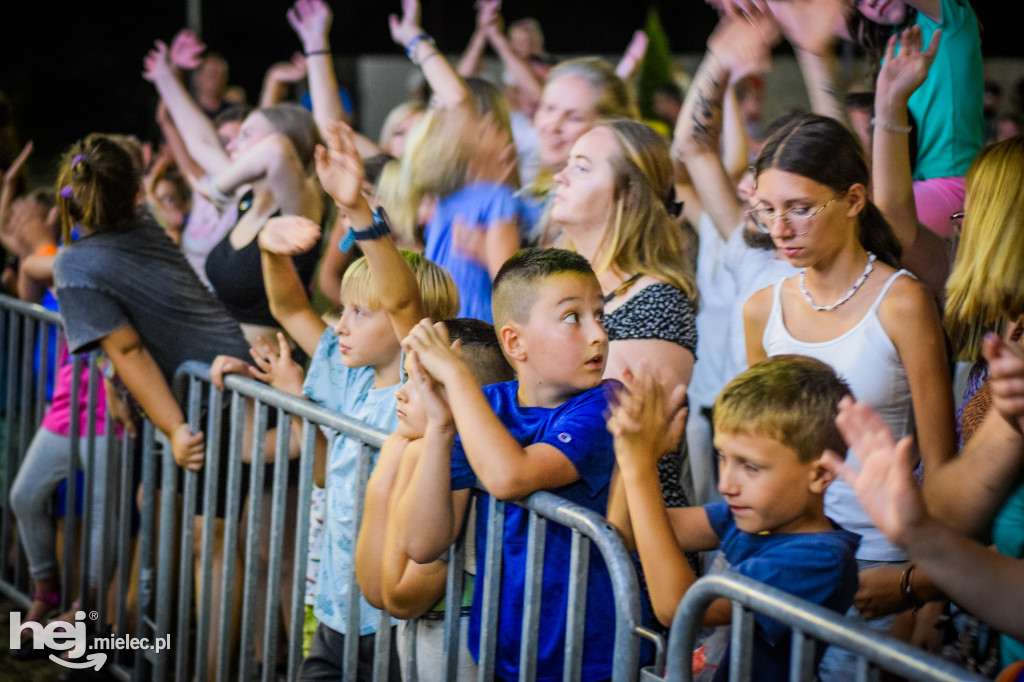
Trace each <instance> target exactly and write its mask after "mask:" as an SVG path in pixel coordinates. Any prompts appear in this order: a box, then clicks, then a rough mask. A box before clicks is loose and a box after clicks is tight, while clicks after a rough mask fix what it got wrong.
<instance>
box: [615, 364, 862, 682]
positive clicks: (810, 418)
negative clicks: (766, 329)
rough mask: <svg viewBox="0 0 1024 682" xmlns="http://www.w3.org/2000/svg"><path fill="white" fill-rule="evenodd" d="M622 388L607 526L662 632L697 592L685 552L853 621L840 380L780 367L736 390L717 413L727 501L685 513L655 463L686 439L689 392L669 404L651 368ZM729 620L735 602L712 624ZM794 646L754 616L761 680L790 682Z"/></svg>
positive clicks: (813, 368)
mask: <svg viewBox="0 0 1024 682" xmlns="http://www.w3.org/2000/svg"><path fill="white" fill-rule="evenodd" d="M624 380H625V389H624V390H622V391H620V392H619V394H618V399H617V401H616V404H615V405H614V406H613V407H612V409H611V413H610V416H609V419H608V430H609V431H611V433H612V434H613V435H614V442H615V457H616V461H617V462H618V466H619V468H618V482H617V484H616V485H617V486H619V485H621V487H622V489H619V488H618V487H617V488H616V494H614V495H613V496H612V502H611V504H610V505H609V509H608V518H609V519H610V520H611V521H612V523H613V524H615V526H616V527H617V528H618V529H619V530H620V531H621V532H622V533H623V535H625V536H626V538H627V544H630V543H631V542H632V541H634V540H635V543H636V549H637V551H638V552H639V554H640V563H641V565H642V566H643V570H644V574H645V577H646V580H647V586H648V589H649V590H650V595H651V602H652V605H653V607H654V613H655V615H656V616H657V618H658V620H659V621H661V622H662V623H664V624H665V625H669V624H670V623H671V622H672V617H673V616H674V615H675V612H676V608H677V607H678V606H679V602H680V601H681V600H682V598H683V595H685V594H686V591H687V590H688V589H689V587H690V586H691V585H692V584H693V583H694V582H695V581H696V580H697V576H696V574H695V573H694V571H693V569H692V568H691V567H690V564H689V563H688V562H687V560H686V557H685V555H684V552H697V551H711V550H714V549H721V550H722V554H723V555H724V556H725V558H726V559H727V560H728V562H729V564H730V569H729V570H731V571H735V572H737V573H741V574H743V575H746V576H748V577H750V578H753V579H755V580H759V581H761V582H763V583H766V584H768V585H772V586H773V587H776V588H778V589H781V590H784V591H786V592H789V593H790V594H793V595H795V596H797V597H800V598H802V599H806V600H807V601H810V602H814V603H816V604H821V605H822V606H825V607H828V608H830V609H832V610H834V611H836V612H837V613H844V612H845V611H846V609H847V608H849V606H850V604H852V603H853V596H854V594H855V593H856V592H857V563H856V560H855V558H854V553H855V552H856V550H857V545H858V544H859V543H860V536H858V535H857V534H855V533H851V532H849V531H845V530H842V529H841V528H839V527H838V526H836V525H835V524H834V523H832V521H831V520H829V518H828V517H826V516H825V508H824V495H825V489H826V488H828V485H829V483H831V482H832V480H833V478H834V475H833V474H832V473H831V470H830V469H828V468H826V466H825V465H824V453H825V452H826V451H829V450H831V451H832V452H839V453H845V452H846V444H845V442H844V441H843V437H842V435H840V433H839V430H838V428H837V427H836V424H835V418H836V415H837V413H838V405H839V401H840V400H841V399H842V398H843V396H845V395H849V392H850V390H849V387H848V386H847V385H846V384H845V383H844V382H843V381H842V380H841V379H839V378H838V377H837V376H836V374H835V372H834V371H833V370H832V368H831V367H829V366H828V365H826V364H824V363H822V362H820V361H818V360H814V359H812V358H808V357H803V356H799V355H780V356H776V357H774V358H770V359H768V360H765V361H764V362H761V363H758V364H757V365H755V366H753V367H751V368H750V369H748V370H747V371H745V372H743V373H741V374H740V375H738V376H737V377H736V378H735V379H733V380H732V381H731V382H730V383H729V384H728V385H727V386H726V387H725V388H724V389H723V390H722V392H721V393H720V394H719V396H718V399H717V400H716V401H715V405H714V408H713V415H714V419H713V421H714V429H715V448H716V449H717V450H718V452H719V454H718V468H719V482H718V490H719V492H720V493H721V494H722V497H723V498H724V499H723V500H721V501H718V502H712V503H710V504H707V505H705V506H703V507H681V508H677V509H666V508H665V504H664V502H663V501H662V499H661V496H660V495H659V494H658V491H659V487H658V472H657V460H658V457H659V456H660V455H661V453H663V452H668V451H669V450H671V448H672V447H673V446H674V444H675V443H676V442H677V441H678V439H679V437H680V435H681V433H682V429H683V423H684V421H685V412H684V410H683V408H682V402H683V394H682V391H677V392H676V394H675V395H673V396H671V397H666V395H665V393H664V390H663V389H662V387H661V385H660V384H659V382H658V381H657V379H656V378H654V376H652V373H651V372H650V371H648V370H647V369H646V368H643V369H642V371H640V372H638V374H637V375H636V376H634V375H633V374H632V373H630V372H627V373H625V374H624ZM620 493H621V494H620ZM731 612H732V605H731V602H730V601H729V600H728V599H724V598H722V599H717V600H715V601H714V602H712V604H711V605H710V606H709V607H708V610H707V612H706V614H705V616H704V624H705V625H725V624H727V623H729V621H730V618H731ZM789 642H790V631H789V628H788V627H787V626H785V625H783V624H781V623H779V622H778V621H776V620H773V619H771V618H769V617H767V616H764V615H756V616H755V629H754V652H753V663H754V666H755V669H756V670H757V671H758V672H757V679H758V680H769V681H771V680H780V681H782V680H787V679H789V654H790V646H789ZM820 653H821V652H819V654H820ZM818 660H820V655H819V656H818ZM728 663H729V652H728V651H726V654H725V656H724V657H723V658H722V661H721V663H719V667H718V670H717V671H716V675H715V679H716V680H719V679H722V680H724V679H726V678H727V675H728Z"/></svg>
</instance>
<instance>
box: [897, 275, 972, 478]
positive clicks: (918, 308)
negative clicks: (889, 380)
mask: <svg viewBox="0 0 1024 682" xmlns="http://www.w3.org/2000/svg"><path fill="white" fill-rule="evenodd" d="M878 317H879V320H880V321H881V322H882V327H883V328H884V329H885V331H886V333H887V334H888V335H889V338H890V339H891V340H892V342H893V345H894V346H896V350H897V352H898V353H899V356H900V360H901V362H902V363H903V368H904V370H905V371H906V373H907V381H908V383H909V384H910V397H911V400H912V402H913V405H914V423H915V424H916V427H917V442H918V446H919V447H920V450H921V460H922V462H923V464H924V475H925V478H927V477H928V476H929V475H930V473H931V471H932V470H933V469H935V468H938V467H939V466H941V465H942V464H943V463H945V462H947V461H949V460H950V459H951V458H952V457H953V455H954V454H955V453H956V434H955V432H954V424H955V423H956V418H955V416H954V409H953V388H952V380H951V379H950V376H949V370H948V369H947V368H948V367H949V359H948V358H947V356H946V346H945V342H944V340H943V339H944V337H943V332H942V326H941V324H940V322H939V314H938V310H937V309H936V307H935V302H934V299H933V298H932V296H931V294H930V293H928V291H927V290H926V289H925V288H924V286H923V285H922V284H921V283H919V282H916V281H913V280H911V279H910V278H906V277H904V278H900V279H898V280H896V281H895V282H894V283H893V286H892V288H891V289H890V290H889V293H888V295H887V296H886V297H885V299H884V300H883V301H882V305H881V307H880V309H879V313H878Z"/></svg>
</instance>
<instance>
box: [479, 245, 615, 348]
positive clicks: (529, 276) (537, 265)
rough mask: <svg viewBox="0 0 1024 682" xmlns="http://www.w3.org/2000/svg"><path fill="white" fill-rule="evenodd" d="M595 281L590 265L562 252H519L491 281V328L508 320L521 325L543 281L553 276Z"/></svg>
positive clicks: (582, 259)
mask: <svg viewBox="0 0 1024 682" xmlns="http://www.w3.org/2000/svg"><path fill="white" fill-rule="evenodd" d="M567 274H569V275H580V276H582V277H596V275H594V269H593V268H592V267H590V262H589V261H588V260H587V259H586V258H584V257H583V256H581V255H579V254H578V253H576V252H574V251H568V250H566V249H540V248H529V249H520V250H519V251H516V252H515V253H514V254H512V256H511V257H510V258H509V259H508V260H507V261H505V263H504V265H502V266H501V269H500V270H498V274H497V275H495V277H494V285H493V286H492V288H491V308H492V311H493V313H494V326H495V327H499V328H500V327H501V326H502V325H504V324H505V323H506V322H508V321H509V320H513V321H515V322H518V323H520V324H525V323H526V321H527V320H529V319H530V310H531V309H532V308H533V304H534V303H535V302H536V300H537V292H538V291H539V288H540V286H542V285H543V283H544V280H545V279H547V278H548V277H551V276H553V275H567Z"/></svg>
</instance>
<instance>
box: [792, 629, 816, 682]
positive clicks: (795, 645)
mask: <svg viewBox="0 0 1024 682" xmlns="http://www.w3.org/2000/svg"><path fill="white" fill-rule="evenodd" d="M816 648H817V647H816V646H815V643H814V639H812V638H810V637H807V636H806V635H804V633H803V632H802V631H801V630H793V639H792V641H791V644H790V655H789V660H790V661H793V663H792V665H790V668H789V680H790V682H813V680H814V655H815V653H816V652H815V649H816Z"/></svg>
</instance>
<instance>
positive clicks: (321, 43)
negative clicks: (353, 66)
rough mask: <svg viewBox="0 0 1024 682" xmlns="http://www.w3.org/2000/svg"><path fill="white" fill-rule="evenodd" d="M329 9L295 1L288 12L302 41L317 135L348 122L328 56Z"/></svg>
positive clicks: (318, 2) (319, 2) (314, 0)
mask: <svg viewBox="0 0 1024 682" xmlns="http://www.w3.org/2000/svg"><path fill="white" fill-rule="evenodd" d="M332 20H333V15H332V14H331V8H330V7H328V6H327V3H325V2H323V0H297V2H296V3H295V4H294V5H293V6H292V7H291V9H289V10H288V23H289V24H291V27H292V28H293V29H295V33H296V34H298V36H299V40H301V41H302V51H303V53H304V54H305V55H306V69H307V71H308V72H309V98H310V100H311V101H312V102H313V119H314V120H315V121H316V125H317V128H318V129H319V130H320V135H321V136H325V135H326V131H327V125H328V124H329V123H332V122H335V121H344V120H347V117H346V116H345V108H344V107H343V106H342V105H341V97H340V96H339V95H338V78H337V76H336V75H335V73H334V58H333V56H332V55H331V43H330V32H331V21H332Z"/></svg>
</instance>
